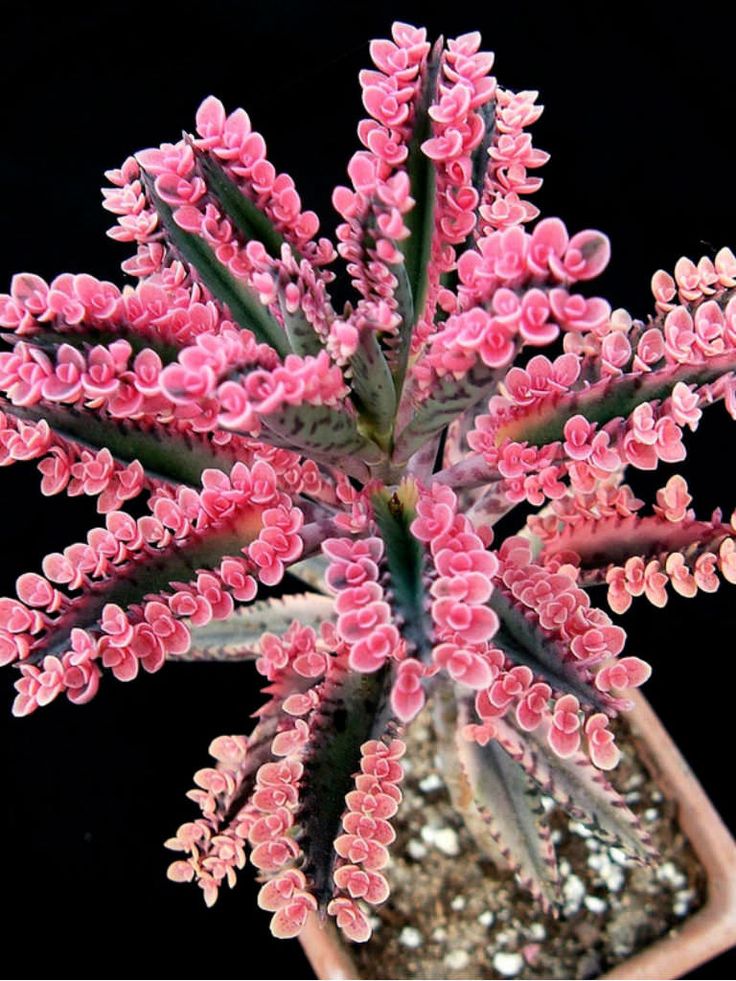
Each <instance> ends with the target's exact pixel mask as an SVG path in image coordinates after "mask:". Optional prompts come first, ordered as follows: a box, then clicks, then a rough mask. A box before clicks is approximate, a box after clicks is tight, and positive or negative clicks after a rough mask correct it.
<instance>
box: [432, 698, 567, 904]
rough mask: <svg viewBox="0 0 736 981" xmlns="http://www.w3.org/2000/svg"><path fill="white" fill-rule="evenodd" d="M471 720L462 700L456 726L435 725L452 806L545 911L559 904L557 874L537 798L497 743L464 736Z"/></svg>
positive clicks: (529, 782) (528, 781)
mask: <svg viewBox="0 0 736 981" xmlns="http://www.w3.org/2000/svg"><path fill="white" fill-rule="evenodd" d="M447 709H448V706H447V704H445V710H446V711H447ZM450 711H451V714H454V710H450ZM471 718H472V709H471V706H470V703H469V702H467V701H465V700H463V701H461V702H460V703H459V705H458V712H457V721H456V725H455V726H451V727H450V728H449V730H448V729H447V728H446V727H447V724H448V722H449V721H450V719H448V718H447V717H446V719H445V723H444V726H443V725H440V726H438V728H439V729H440V731H442V732H443V738H442V742H441V747H442V754H443V770H444V771H445V772H451V773H452V774H453V778H452V779H451V780H450V789H451V793H452V797H453V803H454V805H455V807H456V808H457V809H458V811H459V812H460V813H461V814H462V815H463V817H464V818H465V819H466V823H467V825H468V827H469V829H470V831H471V833H472V834H473V835H474V837H475V838H476V840H477V842H478V845H479V846H480V847H481V848H484V849H485V850H486V851H488V853H489V856H490V857H491V858H494V859H497V858H498V854H497V852H500V855H501V856H502V858H503V859H504V861H505V862H506V863H507V864H508V865H509V867H510V868H512V869H513V870H514V872H515V873H516V875H517V876H518V878H519V882H520V884H521V885H522V886H523V887H524V888H526V889H528V890H529V891H530V892H531V893H532V895H533V896H534V897H535V898H537V899H539V900H540V902H541V905H542V908H543V909H544V910H545V911H546V910H549V909H550V908H551V907H553V906H554V905H555V904H556V902H557V899H558V894H557V885H558V873H557V862H556V859H555V851H554V847H553V845H552V842H551V840H550V832H549V828H548V827H547V825H546V824H545V822H544V813H545V811H544V806H543V803H542V795H541V793H540V791H539V788H538V787H537V785H536V784H535V783H534V781H532V780H531V779H530V778H529V777H528V776H527V774H526V773H525V772H524V770H523V768H522V767H521V766H519V764H518V763H516V762H515V761H514V760H513V759H512V758H511V756H510V755H509V754H508V752H507V751H506V750H505V749H504V748H503V747H502V746H501V745H500V744H499V743H498V742H496V741H495V740H491V741H490V742H489V743H487V745H485V746H479V745H478V743H475V742H469V741H468V740H467V739H465V738H464V737H463V735H462V731H461V730H462V727H463V726H464V725H465V724H467V723H468V722H469V721H470V720H471ZM443 730H444V731H443ZM487 837H490V841H491V842H492V844H489V842H488V841H487ZM494 846H495V847H494Z"/></svg>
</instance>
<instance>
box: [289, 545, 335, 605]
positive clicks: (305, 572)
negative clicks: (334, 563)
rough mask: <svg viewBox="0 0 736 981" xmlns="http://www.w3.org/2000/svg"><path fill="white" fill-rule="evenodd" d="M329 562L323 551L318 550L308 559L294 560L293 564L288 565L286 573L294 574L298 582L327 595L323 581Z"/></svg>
mask: <svg viewBox="0 0 736 981" xmlns="http://www.w3.org/2000/svg"><path fill="white" fill-rule="evenodd" d="M329 564H330V560H329V559H328V558H327V556H326V555H325V554H324V553H323V552H318V553H317V554H316V555H312V556H311V557H310V558H308V559H302V560H301V562H295V563H294V565H290V566H289V573H288V574H289V575H290V576H294V577H295V578H296V579H298V580H299V581H300V582H302V583H306V585H307V586H310V587H311V588H312V589H314V590H316V591H317V592H318V593H324V594H325V595H328V594H329V590H328V588H327V584H326V583H325V573H326V572H327V567H328V566H329Z"/></svg>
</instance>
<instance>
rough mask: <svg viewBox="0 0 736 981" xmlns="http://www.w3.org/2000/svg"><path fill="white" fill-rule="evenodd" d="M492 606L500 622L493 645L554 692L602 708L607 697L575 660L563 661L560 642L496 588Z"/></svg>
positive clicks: (492, 597)
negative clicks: (529, 669) (579, 672)
mask: <svg viewBox="0 0 736 981" xmlns="http://www.w3.org/2000/svg"><path fill="white" fill-rule="evenodd" d="M489 605H490V606H491V608H492V609H493V610H495V611H496V613H497V614H498V618H499V620H500V623H501V625H500V627H499V629H498V631H497V632H496V633H495V634H494V635H493V644H494V646H496V647H500V648H501V650H503V652H504V653H505V654H507V655H508V656H509V657H510V658H511V660H512V661H513V662H514V663H515V664H524V665H526V666H527V667H529V668H531V670H532V671H533V672H534V674H535V675H537V676H541V677H542V678H544V680H545V681H546V682H547V684H548V685H550V686H551V687H552V689H554V690H555V691H563V692H566V693H569V694H571V695H575V696H576V697H577V698H579V699H580V701H581V703H582V704H583V705H590V706H593V707H594V708H596V709H603V707H604V705H605V704H606V703H605V696H603V695H602V694H601V693H600V692H598V691H597V690H596V689H595V688H594V687H593V685H591V684H588V683H586V682H585V681H583V679H582V678H581V677H580V675H579V674H578V672H577V670H576V669H575V666H574V664H573V663H572V662H569V661H563V659H562V658H563V653H564V651H563V650H562V645H561V643H560V642H555V641H551V640H550V639H549V638H548V637H547V635H546V634H545V633H544V631H543V630H542V629H541V628H540V627H539V626H538V625H537V624H535V623H533V622H532V621H530V620H528V619H527V618H526V617H525V616H524V613H523V611H522V610H521V609H519V608H517V607H516V606H515V605H514V603H513V602H512V601H511V600H510V599H509V598H508V597H506V596H505V595H504V594H503V592H502V591H501V590H500V589H498V588H496V589H494V591H493V594H492V596H491V599H490V602H489Z"/></svg>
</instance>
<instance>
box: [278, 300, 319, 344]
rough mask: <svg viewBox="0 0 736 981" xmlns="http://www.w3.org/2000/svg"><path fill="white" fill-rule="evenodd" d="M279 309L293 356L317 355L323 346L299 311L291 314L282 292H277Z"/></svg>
mask: <svg viewBox="0 0 736 981" xmlns="http://www.w3.org/2000/svg"><path fill="white" fill-rule="evenodd" d="M279 309H280V310H281V315H282V317H283V318H284V327H285V328H286V335H287V337H288V338H289V344H290V345H291V349H292V351H294V353H295V354H301V355H306V354H312V355H315V354H319V352H320V351H321V350H322V346H323V345H322V341H321V340H320V338H319V336H318V334H317V332H316V330H315V329H314V327H312V325H311V324H310V322H309V321H308V320H307V318H306V317H305V315H304V314H303V313H302V311H301V310H297V311H296V312H295V313H292V312H291V311H290V310H289V309H288V308H287V305H286V301H285V299H284V296H283V293H282V292H279Z"/></svg>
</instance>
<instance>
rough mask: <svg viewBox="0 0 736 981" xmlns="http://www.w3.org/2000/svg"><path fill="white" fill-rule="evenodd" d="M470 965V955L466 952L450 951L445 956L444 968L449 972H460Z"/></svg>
mask: <svg viewBox="0 0 736 981" xmlns="http://www.w3.org/2000/svg"><path fill="white" fill-rule="evenodd" d="M469 963H470V954H468V952H467V951H466V950H451V951H450V953H449V954H446V955H445V966H446V967H449V968H450V970H451V971H462V969H463V968H464V967H467V966H468V964H469Z"/></svg>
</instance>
